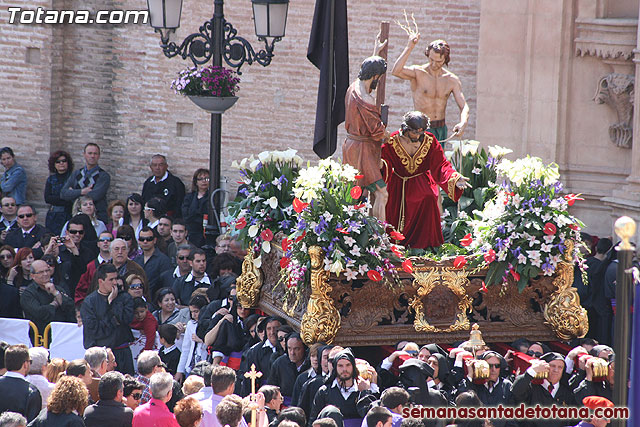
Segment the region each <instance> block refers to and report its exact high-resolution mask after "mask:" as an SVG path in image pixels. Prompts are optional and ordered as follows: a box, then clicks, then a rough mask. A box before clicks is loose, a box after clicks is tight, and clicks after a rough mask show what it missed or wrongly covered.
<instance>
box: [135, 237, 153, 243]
mask: <svg viewBox="0 0 640 427" xmlns="http://www.w3.org/2000/svg"><path fill="white" fill-rule="evenodd" d="M153 239H155V237H153V236H151V237H138V241H139V242H153Z"/></svg>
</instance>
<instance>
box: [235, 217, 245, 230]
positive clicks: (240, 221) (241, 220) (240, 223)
mask: <svg viewBox="0 0 640 427" xmlns="http://www.w3.org/2000/svg"><path fill="white" fill-rule="evenodd" d="M246 226H247V220H246V219H244V217H241V218H238V219H237V220H236V230H242V229H243V228H245V227H246Z"/></svg>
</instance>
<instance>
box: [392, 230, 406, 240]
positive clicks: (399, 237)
mask: <svg viewBox="0 0 640 427" xmlns="http://www.w3.org/2000/svg"><path fill="white" fill-rule="evenodd" d="M389 236H391V238H392V239H393V240H404V234H402V233H399V232H397V231H392V232H391V233H389Z"/></svg>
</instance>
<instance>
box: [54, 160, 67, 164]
mask: <svg viewBox="0 0 640 427" xmlns="http://www.w3.org/2000/svg"><path fill="white" fill-rule="evenodd" d="M60 163H67V159H58V160H56V164H60Z"/></svg>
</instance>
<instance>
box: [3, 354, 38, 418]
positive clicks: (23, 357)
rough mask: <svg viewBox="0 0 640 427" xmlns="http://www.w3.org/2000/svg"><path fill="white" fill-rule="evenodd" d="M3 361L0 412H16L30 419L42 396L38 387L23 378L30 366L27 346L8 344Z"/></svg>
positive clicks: (36, 414)
mask: <svg viewBox="0 0 640 427" xmlns="http://www.w3.org/2000/svg"><path fill="white" fill-rule="evenodd" d="M4 361H5V367H6V368H7V373H6V374H4V375H3V376H2V377H0V396H2V399H0V413H2V412H5V411H12V412H18V413H20V414H22V415H24V416H25V417H27V420H28V421H31V420H33V419H34V418H35V417H37V416H38V413H39V412H40V409H41V408H42V398H41V397H40V392H39V391H38V388H37V387H36V386H34V385H33V384H31V383H29V382H28V381H27V380H26V379H25V376H26V375H27V373H28V372H29V366H31V359H29V348H28V347H27V346H26V345H24V344H18V345H12V346H10V347H9V348H7V350H6V351H5V353H4Z"/></svg>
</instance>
